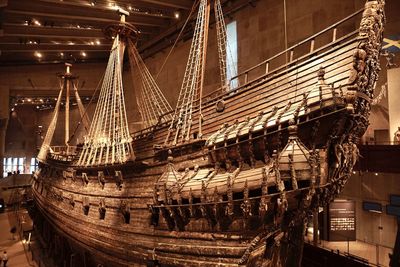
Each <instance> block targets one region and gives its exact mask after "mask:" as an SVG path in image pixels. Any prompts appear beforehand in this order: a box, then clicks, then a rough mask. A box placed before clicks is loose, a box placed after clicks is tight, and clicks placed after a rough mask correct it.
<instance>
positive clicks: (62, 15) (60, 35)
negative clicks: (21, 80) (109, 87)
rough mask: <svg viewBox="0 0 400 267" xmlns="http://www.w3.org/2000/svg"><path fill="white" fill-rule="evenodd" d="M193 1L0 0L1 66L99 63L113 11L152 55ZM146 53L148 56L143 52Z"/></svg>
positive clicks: (107, 43) (104, 54) (106, 45)
mask: <svg viewBox="0 0 400 267" xmlns="http://www.w3.org/2000/svg"><path fill="white" fill-rule="evenodd" d="M193 3H194V0H131V1H128V0H117V1H108V0H92V1H91V0H8V1H7V0H0V8H1V9H0V22H1V27H0V51H1V55H0V65H15V64H32V63H33V64H37V63H53V62H60V61H66V60H68V61H75V62H77V61H78V62H79V61H86V62H93V61H104V60H105V59H106V58H107V57H108V51H109V50H110V47H111V41H110V40H108V39H107V38H106V37H105V35H104V34H103V29H104V28H105V27H106V26H107V25H109V24H111V23H114V22H116V21H118V20H119V16H118V14H117V11H116V10H117V9H118V8H122V9H125V10H127V11H128V12H129V13H130V16H129V17H128V18H127V21H128V22H130V23H132V24H133V25H135V26H136V28H137V29H138V30H139V31H140V36H139V40H138V47H139V49H140V50H141V51H142V52H143V50H151V49H153V50H154V49H156V48H154V46H155V44H157V43H158V42H159V41H160V40H159V38H160V36H163V33H168V32H170V33H172V31H171V29H177V28H178V27H179V25H181V24H182V22H183V20H185V18H186V17H187V15H188V14H189V13H190V10H191V8H192V5H193ZM148 53H150V51H148Z"/></svg>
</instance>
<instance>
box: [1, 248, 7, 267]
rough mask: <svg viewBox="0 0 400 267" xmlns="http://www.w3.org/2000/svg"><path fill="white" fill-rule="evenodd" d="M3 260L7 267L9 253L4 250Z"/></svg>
mask: <svg viewBox="0 0 400 267" xmlns="http://www.w3.org/2000/svg"><path fill="white" fill-rule="evenodd" d="M1 259H2V260H3V266H4V267H7V262H8V256H7V251H5V250H4V253H3V257H2V258H1Z"/></svg>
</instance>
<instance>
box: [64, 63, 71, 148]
mask: <svg viewBox="0 0 400 267" xmlns="http://www.w3.org/2000/svg"><path fill="white" fill-rule="evenodd" d="M65 66H66V67H67V71H66V72H65V74H64V86H65V145H66V146H68V145H69V144H68V142H69V82H70V77H71V70H70V67H71V64H69V63H65Z"/></svg>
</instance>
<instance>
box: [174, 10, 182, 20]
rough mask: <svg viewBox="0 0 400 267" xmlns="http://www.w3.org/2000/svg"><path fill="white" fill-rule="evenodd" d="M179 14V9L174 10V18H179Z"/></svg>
mask: <svg viewBox="0 0 400 267" xmlns="http://www.w3.org/2000/svg"><path fill="white" fill-rule="evenodd" d="M180 16H181V14H180V12H179V11H175V12H174V17H175V18H176V19H179V17H180Z"/></svg>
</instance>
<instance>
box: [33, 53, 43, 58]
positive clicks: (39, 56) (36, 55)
mask: <svg viewBox="0 0 400 267" xmlns="http://www.w3.org/2000/svg"><path fill="white" fill-rule="evenodd" d="M42 56H43V55H42V53H40V52H35V57H38V58H42Z"/></svg>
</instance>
